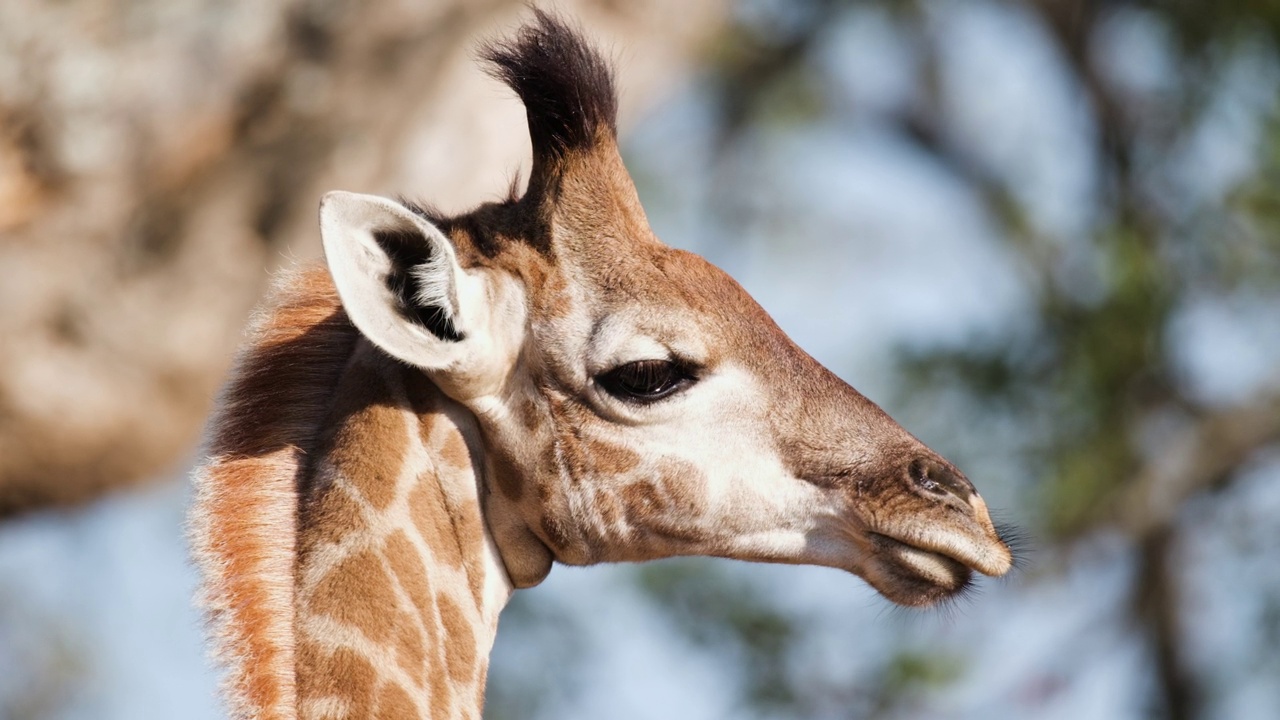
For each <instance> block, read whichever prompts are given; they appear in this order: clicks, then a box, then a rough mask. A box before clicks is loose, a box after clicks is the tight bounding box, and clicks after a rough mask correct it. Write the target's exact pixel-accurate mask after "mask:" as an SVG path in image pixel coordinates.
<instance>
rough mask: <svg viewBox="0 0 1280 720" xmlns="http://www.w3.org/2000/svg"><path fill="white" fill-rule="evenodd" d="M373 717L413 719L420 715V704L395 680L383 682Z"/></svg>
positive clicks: (395, 719)
mask: <svg viewBox="0 0 1280 720" xmlns="http://www.w3.org/2000/svg"><path fill="white" fill-rule="evenodd" d="M353 717H362V716H360V715H353ZM373 717H374V718H375V719H376V720H412V718H416V717H418V706H417V704H415V703H414V702H413V697H411V696H410V695H409V693H408V692H406V691H405V689H404V688H402V687H400V686H399V685H397V684H396V683H393V682H388V683H383V685H382V687H380V688H378V711H377V714H375V715H374V716H373Z"/></svg>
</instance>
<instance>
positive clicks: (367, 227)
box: [321, 12, 1012, 605]
mask: <svg viewBox="0 0 1280 720" xmlns="http://www.w3.org/2000/svg"><path fill="white" fill-rule="evenodd" d="M486 59H487V60H488V61H489V63H490V64H491V67H492V68H493V70H494V73H495V75H497V76H498V77H499V78H500V79H502V80H504V81H505V82H506V83H507V84H508V85H509V86H511V87H512V88H513V89H514V90H515V92H516V93H517V94H518V95H519V96H520V98H521V100H522V101H523V102H524V104H525V107H526V111H527V115H528V121H529V130H530V135H531V138H532V144H533V152H534V161H533V169H532V173H531V176H530V180H529V185H528V189H527V190H526V192H525V193H524V194H523V196H521V197H519V198H514V197H513V198H512V199H509V200H507V201H505V202H499V203H490V204H486V205H482V206H481V207H479V208H477V209H476V210H474V211H473V212H471V213H468V214H466V215H463V216H460V217H451V218H450V217H442V216H439V215H437V214H435V213H432V212H429V211H426V210H424V209H422V208H419V207H417V206H415V205H412V204H408V203H401V202H393V201H391V200H387V199H382V198H377V197H372V196H365V195H355V194H350V193H331V194H329V195H328V196H326V198H325V200H324V202H323V204H322V207H321V228H322V235H323V239H324V248H325V253H326V256H327V258H328V262H329V266H330V271H331V273H332V274H333V277H334V281H335V284H336V286H337V288H338V292H339V295H340V296H341V298H342V302H343V305H344V306H345V308H346V310H347V313H348V315H349V316H350V318H351V320H352V322H353V323H354V324H355V326H356V327H357V328H358V329H359V330H360V331H361V333H362V334H363V335H364V336H365V337H366V338H367V339H368V340H369V341H371V342H372V343H373V344H375V345H376V346H378V347H379V348H381V349H382V350H383V351H384V352H386V353H387V354H389V355H391V356H393V357H396V358H398V359H400V360H402V361H404V362H405V363H408V364H410V365H412V366H413V367H414V368H417V369H418V370H420V371H421V372H423V373H425V374H426V375H427V376H428V377H429V378H430V379H431V380H432V381H433V382H435V383H436V384H437V385H438V386H439V387H440V388H441V389H442V390H443V391H444V392H445V393H447V394H448V395H449V396H451V397H452V398H453V399H454V400H456V401H458V402H459V403H460V404H461V405H462V406H464V407H465V408H467V409H468V410H469V411H470V412H471V413H472V414H474V416H475V418H476V420H477V423H478V426H479V428H480V430H481V434H482V436H483V445H484V458H482V459H478V462H482V463H483V467H484V473H483V478H484V479H483V487H482V497H483V503H484V511H485V516H486V521H487V523H488V526H489V531H490V533H491V534H492V536H493V538H494V540H495V542H496V545H497V548H498V550H499V553H500V555H501V557H502V561H503V563H504V565H505V566H506V569H507V571H508V574H509V576H510V579H511V581H512V583H513V584H514V585H515V586H516V587H526V586H529V585H533V584H536V583H537V582H539V581H540V580H541V579H542V578H543V577H545V575H546V573H547V572H548V571H549V570H550V567H551V564H552V561H553V560H559V561H561V562H564V563H569V564H588V563H596V562H604V561H634V560H645V559H652V558H660V557H668V556H674V555H713V556H720V557H729V558H738V559H744V560H757V561H766V562H785V563H811V564H818V565H826V566H831V567H836V568H841V569H844V570H847V571H850V572H853V573H856V574H857V575H860V576H861V577H863V578H865V579H866V580H867V581H868V582H869V583H871V585H872V586H874V587H875V588H876V589H877V590H879V591H880V592H881V593H883V594H884V595H885V596H887V597H888V598H890V599H891V600H894V601H896V602H899V603H902V604H907V605H928V604H931V603H933V602H935V601H937V600H940V599H943V598H946V597H949V596H951V595H953V594H955V593H957V592H959V591H960V590H961V589H963V588H964V587H965V586H966V585H967V584H968V583H969V582H970V578H971V575H972V572H973V571H978V572H981V573H983V574H987V575H993V576H995V575H1001V574H1003V573H1004V572H1006V571H1007V570H1008V569H1009V567H1010V565H1011V562H1012V558H1011V555H1010V551H1009V548H1008V547H1007V546H1006V544H1005V543H1004V542H1003V541H1002V540H1001V538H1000V537H999V535H998V534H997V532H996V530H995V529H994V527H993V525H992V523H991V520H990V518H989V516H988V513H987V509H986V507H985V505H984V504H983V501H982V499H981V498H980V497H979V496H978V494H977V492H976V491H975V490H974V487H973V485H972V484H970V482H969V481H968V480H967V479H966V478H965V476H964V475H963V474H962V473H961V472H960V471H959V470H957V469H956V468H955V467H954V466H952V465H951V464H950V463H948V462H947V461H946V460H944V459H943V458H942V457H940V456H939V455H938V454H936V453H935V452H933V451H932V450H930V449H929V448H928V447H926V446H925V445H924V444H923V443H921V442H920V441H919V440H917V439H916V438H914V437H913V436H912V435H910V434H909V433H908V432H907V431H906V430H904V429H903V428H902V427H900V426H899V425H898V424H897V423H895V422H894V421H893V420H892V419H891V418H890V417H889V416H888V415H887V414H885V413H884V412H883V411H882V410H881V409H880V408H879V407H877V406H876V405H875V404H874V403H872V402H871V401H869V400H868V399H866V398H865V397H863V396H862V395H861V394H859V393H858V392H857V391H855V390H854V389H853V388H852V387H850V386H849V385H847V384H846V383H844V382H843V381H841V380H840V379H839V378H837V377H836V376H835V375H833V374H832V373H831V372H830V371H828V370H827V369H826V368H824V367H823V366H822V365H820V364H819V363H818V362H817V361H815V360H814V359H813V358H811V357H810V356H809V355H807V354H805V352H804V351H802V350H801V349H800V348H798V347H797V346H796V345H795V344H794V343H793V342H792V341H791V340H790V339H789V338H788V337H787V336H786V335H785V334H784V333H783V332H782V331H781V330H780V329H779V328H778V327H777V325H776V324H775V323H774V322H773V321H772V320H771V319H770V318H769V316H768V315H767V314H766V313H765V312H764V311H763V310H762V309H761V308H760V306H759V305H758V304H756V302H755V301H754V300H752V299H751V297H750V296H749V295H748V294H747V293H746V292H745V291H744V290H743V289H742V288H741V287H740V286H739V285H738V284H737V283H736V282H734V280H733V279H732V278H730V277H729V276H728V275H727V274H725V273H724V272H723V271H721V270H719V269H718V268H716V267H714V266H712V265H711V264H710V263H708V262H707V261H705V260H703V259H702V258H700V257H698V256H696V255H693V254H691V253H687V252H683V251H680V250H676V249H672V248H669V247H667V246H666V245H663V244H662V243H661V242H660V241H659V240H658V239H657V238H656V237H655V236H654V235H653V232H652V231H651V230H650V228H649V225H648V222H647V221H646V219H645V215H644V211H643V210H642V209H641V207H640V203H639V200H638V198H637V196H636V192H635V188H634V187H633V185H632V182H631V180H630V177H629V176H628V174H627V171H626V169H625V168H624V166H623V164H622V160H621V158H620V156H619V154H618V149H617V144H616V130H615V124H614V117H615V108H616V99H615V95H614V89H613V81H612V78H611V75H610V72H609V69H608V67H607V65H606V64H605V63H604V61H603V60H602V59H601V58H600V57H599V55H597V54H596V53H595V52H594V51H593V50H592V49H591V48H590V47H589V46H587V45H586V44H585V43H584V42H583V41H582V40H581V39H580V38H579V37H578V36H577V35H576V34H575V33H574V32H573V31H571V30H570V29H569V28H567V27H565V26H564V25H563V24H562V23H561V22H559V21H558V20H556V19H555V18H553V17H550V16H548V15H546V14H543V13H541V12H539V13H538V14H537V19H536V22H535V23H534V24H532V25H530V26H528V27H526V28H525V29H524V30H522V31H521V33H520V34H519V35H518V36H517V37H516V39H515V40H514V41H513V42H511V43H509V44H503V45H497V46H493V47H490V48H489V49H488V51H487V53H486Z"/></svg>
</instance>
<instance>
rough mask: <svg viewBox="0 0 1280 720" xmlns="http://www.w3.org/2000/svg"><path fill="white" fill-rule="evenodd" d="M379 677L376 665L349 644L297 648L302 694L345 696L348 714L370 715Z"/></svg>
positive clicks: (319, 697)
mask: <svg viewBox="0 0 1280 720" xmlns="http://www.w3.org/2000/svg"><path fill="white" fill-rule="evenodd" d="M377 680H378V678H377V673H376V672H375V671H374V668H373V665H372V664H371V663H370V662H369V661H368V660H366V659H365V658H363V657H361V656H359V655H357V654H356V653H355V651H353V650H351V649H350V648H345V647H340V648H338V649H337V650H335V651H334V652H333V653H332V654H326V653H325V652H324V651H323V650H322V649H320V647H319V646H318V645H315V644H312V643H304V644H303V645H302V646H301V647H299V648H298V693H299V695H300V696H301V697H303V698H313V699H322V698H329V697H333V698H338V699H341V700H344V701H346V702H347V703H349V708H348V712H347V716H348V717H353V718H359V717H369V714H370V712H371V711H372V710H373V691H374V685H375V684H376V683H377ZM410 717H412V716H410Z"/></svg>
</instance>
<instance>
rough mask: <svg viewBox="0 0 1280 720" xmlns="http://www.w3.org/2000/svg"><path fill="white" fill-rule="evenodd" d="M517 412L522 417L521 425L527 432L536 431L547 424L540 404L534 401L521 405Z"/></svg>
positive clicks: (527, 401) (526, 401)
mask: <svg viewBox="0 0 1280 720" xmlns="http://www.w3.org/2000/svg"><path fill="white" fill-rule="evenodd" d="M517 412H518V413H519V415H520V424H521V425H524V429H525V430H536V429H538V428H539V427H541V426H542V424H543V423H544V422H546V420H545V416H544V415H543V413H542V410H541V409H540V408H539V407H538V403H537V402H535V401H534V400H532V399H528V400H525V401H524V402H522V403H520V406H519V407H518V408H517Z"/></svg>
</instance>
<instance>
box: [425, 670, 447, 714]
mask: <svg viewBox="0 0 1280 720" xmlns="http://www.w3.org/2000/svg"><path fill="white" fill-rule="evenodd" d="M427 681H428V684H429V685H430V688H431V717H432V720H447V719H448V718H449V706H450V705H451V704H452V702H453V688H452V687H450V685H449V679H448V678H447V677H445V673H444V668H443V667H441V664H440V661H439V660H436V661H435V662H434V663H432V665H431V668H430V670H429V675H428V676H427Z"/></svg>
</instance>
